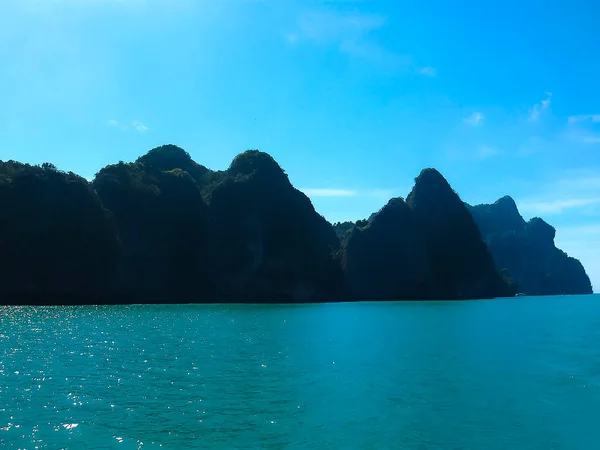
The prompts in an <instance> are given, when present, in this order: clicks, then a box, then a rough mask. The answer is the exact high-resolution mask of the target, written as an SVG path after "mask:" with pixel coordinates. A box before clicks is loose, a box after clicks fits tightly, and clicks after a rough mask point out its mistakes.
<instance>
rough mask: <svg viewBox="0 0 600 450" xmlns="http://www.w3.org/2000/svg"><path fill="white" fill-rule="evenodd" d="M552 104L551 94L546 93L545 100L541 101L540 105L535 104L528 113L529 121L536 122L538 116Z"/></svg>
mask: <svg viewBox="0 0 600 450" xmlns="http://www.w3.org/2000/svg"><path fill="white" fill-rule="evenodd" d="M551 103H552V92H546V98H545V99H544V100H542V101H541V102H540V103H538V104H536V105H534V106H533V108H531V110H530V111H529V120H531V121H534V122H535V121H537V120H539V118H540V115H541V114H542V113H543V112H544V111H546V110H548V109H549V108H550V104H551Z"/></svg>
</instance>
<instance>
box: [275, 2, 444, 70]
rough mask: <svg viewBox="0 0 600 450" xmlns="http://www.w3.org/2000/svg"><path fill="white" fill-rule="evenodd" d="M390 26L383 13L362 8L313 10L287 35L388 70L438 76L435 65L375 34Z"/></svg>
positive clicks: (302, 16)
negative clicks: (422, 64) (387, 43)
mask: <svg viewBox="0 0 600 450" xmlns="http://www.w3.org/2000/svg"><path fill="white" fill-rule="evenodd" d="M385 25H386V18H385V17H384V16H381V15H379V14H371V13H363V12H359V11H347V12H339V11H312V12H308V13H305V14H303V15H301V16H300V18H299V19H298V24H297V29H296V30H293V31H292V32H290V33H288V34H287V35H286V38H287V40H288V42H290V43H299V42H301V41H309V42H312V43H314V44H318V45H323V46H335V47H337V49H338V50H339V51H340V52H341V53H343V54H345V55H347V56H349V57H351V58H356V59H362V60H366V61H369V62H370V63H372V64H374V65H377V66H380V67H381V68H383V69H384V70H388V71H392V72H393V71H398V70H406V71H411V72H416V73H420V74H422V75H426V76H435V74H436V70H435V69H434V68H433V67H422V68H418V67H416V66H415V64H414V61H413V59H412V57H410V56H407V55H402V54H399V53H397V52H395V51H393V50H390V49H388V48H386V47H385V46H384V45H382V44H381V43H380V42H378V40H377V39H376V37H375V36H374V34H375V33H376V32H377V31H379V30H380V29H382V28H383V27H384V26H385Z"/></svg>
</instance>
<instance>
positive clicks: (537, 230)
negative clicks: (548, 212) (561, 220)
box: [527, 217, 556, 243]
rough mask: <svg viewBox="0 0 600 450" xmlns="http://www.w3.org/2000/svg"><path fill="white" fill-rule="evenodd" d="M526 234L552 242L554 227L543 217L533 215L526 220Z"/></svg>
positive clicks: (542, 240) (554, 234) (554, 233)
mask: <svg viewBox="0 0 600 450" xmlns="http://www.w3.org/2000/svg"><path fill="white" fill-rule="evenodd" d="M527 234H528V235H529V236H531V237H532V238H535V239H536V240H538V241H541V242H548V243H554V238H555V237H556V229H555V228H554V227H553V226H552V225H550V224H549V223H547V222H546V221H545V220H544V219H541V218H539V217H534V218H533V219H531V220H530V221H529V222H527Z"/></svg>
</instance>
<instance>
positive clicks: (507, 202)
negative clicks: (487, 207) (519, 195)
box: [494, 195, 518, 210]
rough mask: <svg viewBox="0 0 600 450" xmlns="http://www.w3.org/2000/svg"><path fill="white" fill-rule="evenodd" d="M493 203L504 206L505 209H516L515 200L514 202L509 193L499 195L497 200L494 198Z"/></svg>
mask: <svg viewBox="0 0 600 450" xmlns="http://www.w3.org/2000/svg"><path fill="white" fill-rule="evenodd" d="M494 205H496V206H501V207H502V208H505V209H514V210H518V208H517V202H515V200H514V199H513V198H512V197H511V196H510V195H505V196H504V197H500V198H499V199H498V200H496V201H495V202H494Z"/></svg>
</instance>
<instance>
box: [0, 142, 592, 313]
mask: <svg viewBox="0 0 600 450" xmlns="http://www.w3.org/2000/svg"><path fill="white" fill-rule="evenodd" d="M0 211H1V215H0V249H1V251H2V260H3V264H2V270H0V304H40V305H43V304H125V303H221V302H223V303H233V302H234V303H293V302H336V301H358V300H362V301H369V300H434V299H443V300H460V299H476V298H493V297H507V296H515V295H516V294H517V293H524V294H527V295H554V294H591V293H592V286H591V283H590V280H589V278H588V276H587V275H586V273H585V270H584V268H583V266H582V265H581V263H580V262H579V261H577V260H576V259H574V258H570V257H568V256H567V255H566V254H565V253H564V252H562V251H560V250H559V249H557V248H556V247H555V245H554V233H555V231H554V228H552V227H551V226H550V225H548V224H547V223H546V222H544V221H543V220H542V219H539V218H535V219H532V220H531V221H529V222H525V221H524V220H523V218H522V217H521V216H520V214H519V212H518V210H517V207H516V204H515V202H514V201H513V200H512V199H511V198H510V197H504V198H502V199H500V200H498V201H497V202H496V203H494V204H493V205H477V206H470V205H467V204H465V203H464V202H462V201H461V199H460V198H459V196H458V194H457V193H455V192H454V191H453V190H452V188H451V186H450V185H449V184H448V182H447V181H446V179H445V178H444V177H443V176H442V175H441V174H440V173H439V172H438V171H436V170H435V169H425V170H423V171H422V172H421V174H420V175H419V176H418V177H417V178H416V179H415V185H414V188H413V189H412V191H411V193H410V194H409V195H408V197H407V198H406V199H402V198H393V199H391V200H390V201H389V202H388V203H387V205H386V206H384V207H383V208H382V209H381V210H380V211H378V212H376V213H374V214H373V215H371V217H369V218H368V219H367V220H361V221H358V222H356V223H353V222H345V223H337V224H335V225H332V224H330V223H329V222H328V221H327V220H325V218H324V217H322V216H321V215H319V214H318V213H317V212H316V211H315V209H314V208H313V205H312V203H311V201H310V200H309V198H308V197H307V196H306V195H305V194H304V193H302V192H301V191H299V190H297V189H295V188H294V187H293V186H292V185H291V183H290V181H289V179H288V177H287V175H286V174H285V172H284V171H283V170H282V169H281V167H280V166H279V165H278V164H277V162H275V160H274V159H273V158H272V157H271V156H270V155H268V154H266V153H263V152H260V151H257V150H249V151H246V152H244V153H242V154H240V155H238V156H236V157H235V158H234V160H233V161H232V163H231V165H230V167H229V168H228V169H227V170H225V171H212V170H209V169H207V168H206V167H204V166H202V165H199V164H197V163H196V162H194V161H193V160H192V159H191V158H190V156H189V154H188V153H186V152H185V151H184V150H183V149H181V148H179V147H177V146H174V145H165V146H162V147H158V148H155V149H153V150H151V151H150V152H148V153H147V154H146V155H144V156H142V157H140V158H139V159H138V160H137V161H135V162H133V163H124V162H119V163H118V164H115V165H110V166H107V167H105V168H103V169H102V170H101V171H100V172H99V173H98V174H97V175H96V177H95V179H94V180H93V181H92V182H91V183H90V182H88V181H87V180H85V179H84V178H81V177H79V176H77V175H76V174H73V173H65V172H62V171H59V170H57V168H56V167H54V166H53V165H52V164H49V163H47V164H43V165H41V166H31V165H28V164H22V163H19V162H15V161H8V162H2V161H0Z"/></svg>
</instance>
